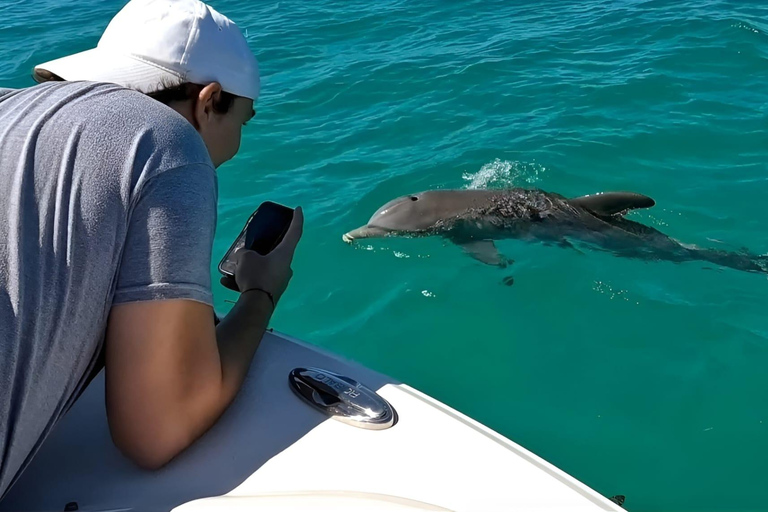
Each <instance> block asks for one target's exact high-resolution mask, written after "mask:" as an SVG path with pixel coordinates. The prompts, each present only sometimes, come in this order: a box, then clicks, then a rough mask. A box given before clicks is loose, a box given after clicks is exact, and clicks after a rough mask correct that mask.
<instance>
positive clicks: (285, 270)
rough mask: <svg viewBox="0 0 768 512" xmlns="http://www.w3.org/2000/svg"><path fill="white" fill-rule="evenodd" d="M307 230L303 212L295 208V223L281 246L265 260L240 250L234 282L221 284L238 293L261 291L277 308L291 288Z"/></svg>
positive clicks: (229, 278) (253, 252) (222, 281)
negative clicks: (295, 261)
mask: <svg viewBox="0 0 768 512" xmlns="http://www.w3.org/2000/svg"><path fill="white" fill-rule="evenodd" d="M303 230H304V212H303V210H302V209H301V207H299V208H296V210H294V213H293V220H292V221H291V225H290V226H289V227H288V231H287V232H286V233H285V236H284V237H283V239H282V241H281V242H280V244H279V245H278V246H277V247H275V248H274V249H273V250H272V252H270V253H269V254H267V255H265V256H262V255H261V254H259V253H257V252H256V251H249V250H244V249H241V250H239V251H238V252H237V254H236V256H235V258H236V261H237V263H236V267H235V279H234V281H233V279H232V278H231V277H229V276H224V277H222V278H221V284H222V285H224V286H226V287H227V288H229V289H231V290H235V291H246V290H253V289H261V290H264V291H266V292H269V293H271V294H272V296H273V297H274V299H275V304H277V301H278V300H280V297H281V296H282V295H283V293H284V292H285V289H286V288H287V287H288V283H289V282H290V280H291V277H292V276H293V271H292V270H291V262H292V261H293V254H294V252H295V251H296V245H297V244H298V243H299V239H300V238H301V235H302V232H303Z"/></svg>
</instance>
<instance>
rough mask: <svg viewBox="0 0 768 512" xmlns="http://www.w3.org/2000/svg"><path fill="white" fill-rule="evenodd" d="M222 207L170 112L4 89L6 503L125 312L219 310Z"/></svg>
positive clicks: (209, 170) (124, 98)
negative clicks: (148, 304)
mask: <svg viewBox="0 0 768 512" xmlns="http://www.w3.org/2000/svg"><path fill="white" fill-rule="evenodd" d="M216 201H217V178H216V172H215V170H214V168H213V164H212V163H211V159H210V157H209V155H208V152H207V150H206V148H205V145H204V143H203V141H202V139H201V138H200V136H199V135H198V133H197V132H196V131H195V129H194V128H193V127H192V125H191V124H190V123H189V122H188V121H186V120H185V119H184V118H183V117H182V116H181V115H179V114H178V113H176V112H175V111H173V110H171V109H170V108H168V107H166V106H165V105H162V104H160V103H158V102H157V101H155V100H153V99H151V98H148V97H147V96H145V95H143V94H141V93H138V92H135V91H131V90H128V89H124V88H122V87H119V86H116V85H110V84H95V83H87V82H64V83H61V82H58V83H45V84H41V85H37V86H35V87H31V88H28V89H20V90H9V89H0V496H2V495H3V493H4V492H5V491H6V490H7V488H8V487H9V485H10V484H11V482H12V481H13V479H14V478H15V477H16V475H17V474H18V473H19V472H20V471H21V470H23V468H24V467H25V465H26V464H27V463H28V462H29V460H30V459H31V458H32V456H33V455H34V454H35V452H36V451H37V449H38V448H39V446H40V444H41V443H42V442H43V440H44V439H45V437H46V436H47V435H48V434H49V433H50V431H51V429H52V428H53V426H54V425H55V424H56V422H57V421H58V420H59V418H60V417H61V416H62V415H63V414H64V413H65V412H66V411H67V409H68V408H69V407H70V405H71V404H72V402H73V401H74V400H75V399H76V397H77V396H78V394H79V392H80V391H81V390H82V387H83V385H84V383H85V382H86V381H87V378H88V376H89V375H90V373H91V371H92V370H93V369H94V367H95V365H96V364H97V363H96V360H97V355H98V354H99V352H100V351H101V348H102V345H103V338H104V331H105V327H106V322H107V316H108V314H109V311H110V308H111V306H112V305H113V304H119V303H125V302H133V301H147V300H162V299H191V300H195V301H200V302H203V303H206V304H212V297H211V271H210V264H211V247H212V244H213V236H214V230H215V226H216Z"/></svg>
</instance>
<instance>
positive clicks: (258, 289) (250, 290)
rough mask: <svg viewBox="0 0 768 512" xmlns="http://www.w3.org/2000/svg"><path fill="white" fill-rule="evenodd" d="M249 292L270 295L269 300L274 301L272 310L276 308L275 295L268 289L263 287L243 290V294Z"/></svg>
mask: <svg viewBox="0 0 768 512" xmlns="http://www.w3.org/2000/svg"><path fill="white" fill-rule="evenodd" d="M248 292H261V293H264V294H266V296H267V297H269V302H271V303H272V311H274V310H275V296H274V295H272V294H271V293H270V292H268V291H267V290H264V289H263V288H248V289H247V290H245V291H243V292H241V294H244V293H248Z"/></svg>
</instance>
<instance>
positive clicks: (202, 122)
mask: <svg viewBox="0 0 768 512" xmlns="http://www.w3.org/2000/svg"><path fill="white" fill-rule="evenodd" d="M221 91H222V89H221V84H219V83H218V82H212V83H210V84H208V85H206V86H205V87H203V88H202V89H201V90H200V94H198V95H197V101H196V102H195V108H194V114H195V124H196V125H197V126H196V128H198V129H203V128H204V127H205V126H207V125H208V123H210V122H211V120H212V118H213V113H214V110H213V104H214V102H218V101H219V98H220V97H221Z"/></svg>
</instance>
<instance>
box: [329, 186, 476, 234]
mask: <svg viewBox="0 0 768 512" xmlns="http://www.w3.org/2000/svg"><path fill="white" fill-rule="evenodd" d="M467 192H469V191H466V190H429V191H426V192H419V193H418V194H409V195H407V196H402V197H398V198H397V199H393V200H392V201H390V202H388V203H387V204H385V205H384V206H382V207H381V208H379V209H378V210H376V213H374V214H373V216H371V220H369V221H368V224H366V225H365V226H361V227H359V228H357V229H354V230H352V231H350V232H348V233H346V234H345V235H344V236H343V237H342V238H343V239H344V241H345V242H348V243H351V242H353V241H354V240H355V239H357V238H380V237H384V236H388V235H402V234H409V235H416V234H424V233H427V232H429V231H430V230H432V229H435V228H437V227H438V225H439V224H440V223H441V222H443V221H446V220H449V219H452V218H456V217H457V216H458V215H460V214H461V213H462V212H464V211H466V210H467V208H468V207H469V206H470V203H468V201H467V199H468V194H467Z"/></svg>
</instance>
